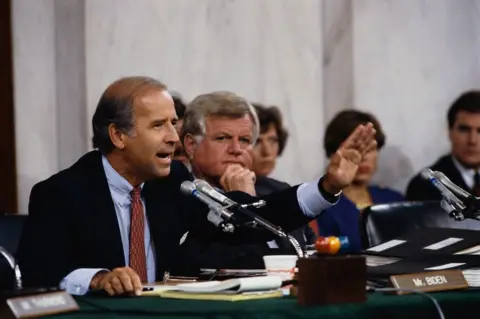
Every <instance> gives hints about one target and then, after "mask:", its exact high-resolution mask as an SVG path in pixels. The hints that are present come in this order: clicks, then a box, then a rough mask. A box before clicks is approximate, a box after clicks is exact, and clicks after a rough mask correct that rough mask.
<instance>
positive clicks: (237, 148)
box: [228, 139, 242, 155]
mask: <svg viewBox="0 0 480 319" xmlns="http://www.w3.org/2000/svg"><path fill="white" fill-rule="evenodd" d="M228 150H229V152H230V153H231V154H235V155H240V154H242V147H241V145H240V143H239V141H238V140H236V139H232V140H231V141H230V144H229V146H228Z"/></svg>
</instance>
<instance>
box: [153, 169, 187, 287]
mask: <svg viewBox="0 0 480 319" xmlns="http://www.w3.org/2000/svg"><path fill="white" fill-rule="evenodd" d="M169 185H170V183H169V182H168V178H165V179H162V180H157V181H154V182H147V183H146V184H145V186H144V190H143V195H144V198H145V207H146V211H147V218H148V224H149V227H150V234H151V236H152V239H153V243H154V247H155V259H156V268H157V280H162V277H163V272H164V271H165V270H168V271H171V268H172V263H173V262H174V261H175V259H176V253H177V251H178V247H179V237H180V236H181V234H180V232H181V230H180V228H183V227H184V226H185V225H184V224H183V223H182V221H181V220H180V212H177V211H176V210H178V208H176V207H175V203H176V202H177V201H176V200H175V194H174V193H173V192H172V187H169Z"/></svg>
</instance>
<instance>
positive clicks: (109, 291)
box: [103, 282, 115, 296]
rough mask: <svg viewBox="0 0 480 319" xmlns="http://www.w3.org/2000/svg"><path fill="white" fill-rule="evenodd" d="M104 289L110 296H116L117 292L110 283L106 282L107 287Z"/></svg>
mask: <svg viewBox="0 0 480 319" xmlns="http://www.w3.org/2000/svg"><path fill="white" fill-rule="evenodd" d="M103 289H104V290H105V291H106V292H107V293H108V294H109V295H110V296H114V295H115V290H114V289H113V287H112V284H111V283H110V282H106V283H105V285H104V286H103Z"/></svg>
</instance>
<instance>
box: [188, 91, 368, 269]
mask: <svg viewBox="0 0 480 319" xmlns="http://www.w3.org/2000/svg"><path fill="white" fill-rule="evenodd" d="M373 134H374V130H373V129H372V127H371V126H370V125H368V126H360V127H359V128H358V129H357V130H356V131H355V132H354V133H353V134H352V136H351V137H350V138H349V139H348V140H347V142H346V143H345V144H344V146H343V148H342V149H341V150H339V152H337V154H336V155H335V156H334V157H333V158H332V160H331V162H330V165H329V168H328V171H327V174H326V175H325V176H324V177H322V178H320V179H319V181H318V182H317V183H307V184H302V185H300V186H299V187H298V188H297V196H298V200H299V203H300V205H302V204H305V205H304V208H305V209H304V211H305V213H306V214H307V215H309V216H310V217H313V216H317V215H318V214H320V213H321V211H322V210H323V209H324V208H325V203H328V202H329V203H331V204H334V203H336V201H337V199H338V196H339V192H340V191H341V190H342V189H343V187H345V186H346V185H348V184H349V183H350V182H351V176H350V173H352V172H355V171H356V169H357V166H358V163H359V161H360V160H361V158H362V157H363V155H364V154H365V152H366V151H367V149H369V148H370V147H371V146H372V143H374V142H373V141H372V139H371V137H372V136H373ZM258 135H259V121H258V118H257V114H256V112H255V110H254V108H253V107H252V105H251V104H250V103H248V102H247V101H246V100H245V99H244V98H242V97H240V96H238V95H236V94H234V93H231V92H213V93H209V94H203V95H200V96H198V97H197V98H195V99H194V100H193V101H192V102H191V103H190V104H189V105H188V107H187V111H186V113H185V118H184V124H183V128H182V131H181V136H180V138H181V140H182V141H183V144H184V148H185V151H186V153H187V156H188V158H189V160H190V162H191V167H192V173H193V175H194V176H195V177H196V178H200V179H204V180H206V181H207V182H208V183H209V184H211V185H212V186H214V187H216V188H218V189H220V190H222V191H225V192H228V191H235V190H240V191H243V192H246V193H248V194H250V195H252V196H256V195H257V194H256V190H255V174H254V173H253V171H252V170H251V169H252V166H253V163H252V161H253V147H254V145H255V141H256V139H257V137H258ZM313 193H316V194H318V196H312V194H313ZM312 198H315V200H312ZM287 213H288V211H278V214H282V215H283V214H287ZM300 234H302V232H300ZM295 237H296V239H297V241H299V243H300V244H301V245H305V239H304V236H301V235H300V236H295ZM280 253H291V251H286V250H281V249H278V245H277V243H276V242H275V241H272V242H268V243H264V244H255V245H250V244H248V245H245V244H242V243H238V245H234V244H231V243H230V244H226V243H220V242H217V243H213V244H211V245H210V247H209V248H208V249H207V251H206V252H205V253H204V254H203V255H202V257H201V265H202V266H203V267H205V268H258V267H262V266H263V262H262V257H263V256H264V255H266V254H280Z"/></svg>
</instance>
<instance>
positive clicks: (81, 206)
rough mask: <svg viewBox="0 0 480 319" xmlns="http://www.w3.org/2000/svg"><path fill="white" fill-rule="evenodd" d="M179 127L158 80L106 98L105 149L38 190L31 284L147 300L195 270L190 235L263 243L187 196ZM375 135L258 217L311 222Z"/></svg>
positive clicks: (24, 257)
mask: <svg viewBox="0 0 480 319" xmlns="http://www.w3.org/2000/svg"><path fill="white" fill-rule="evenodd" d="M176 121H177V115H176V113H175V108H174V103H173V100H172V97H171V96H170V94H169V93H168V91H167V88H166V86H165V85H164V84H162V83H161V82H159V81H157V80H155V79H152V78H149V77H126V78H122V79H119V80H117V81H116V82H114V83H112V84H111V85H110V86H109V87H108V88H107V89H106V90H105V92H104V93H103V95H102V96H101V98H100V100H99V102H98V105H97V108H96V111H95V114H94V116H93V119H92V128H93V145H94V147H95V148H96V149H98V150H95V151H92V152H89V153H87V154H85V155H84V156H83V157H81V158H80V159H79V160H78V161H77V162H76V163H75V164H73V165H72V166H71V167H70V168H68V169H66V170H63V171H61V172H59V173H57V174H55V175H53V176H51V177H50V178H48V179H47V180H45V181H42V182H40V183H38V184H36V185H35V186H34V187H33V189H32V191H31V194H30V203H29V215H30V216H29V219H28V222H27V223H26V225H25V228H24V231H23V234H22V238H21V240H20V243H19V248H18V255H17V258H18V261H19V264H20V268H21V269H22V272H23V278H24V283H25V286H33V287H35V286H58V285H60V287H62V288H65V289H66V290H67V291H68V292H70V293H72V294H83V293H85V292H87V291H89V290H105V291H106V292H108V293H109V294H110V295H116V294H117V295H118V294H124V293H135V294H140V293H141V289H142V283H146V282H155V281H161V280H162V278H163V274H164V273H165V272H166V271H168V272H171V273H174V274H190V273H192V272H195V271H197V272H198V268H197V269H195V268H196V265H195V263H194V262H191V258H190V257H189V255H188V252H189V250H188V249H187V248H188V247H184V246H185V245H183V244H184V243H185V238H186V236H188V237H190V236H192V237H193V238H196V239H198V241H200V242H205V243H206V244H207V243H208V241H209V240H210V239H211V238H213V237H215V238H216V240H218V238H221V240H224V241H225V242H229V241H240V240H241V241H245V242H252V241H265V240H266V238H267V237H268V236H265V234H262V232H259V231H258V230H256V231H255V230H251V231H249V230H248V229H240V230H239V231H238V232H237V231H236V232H235V233H233V234H226V233H221V232H220V231H219V230H218V229H217V228H215V226H214V225H213V224H211V223H209V222H208V220H207V218H206V215H207V212H208V209H207V207H206V206H205V205H203V204H201V203H200V202H197V201H196V200H194V199H190V198H186V197H185V196H183V195H182V194H181V192H180V185H181V183H182V182H183V181H185V180H191V179H192V176H191V175H190V173H189V172H188V170H187V169H186V168H185V166H184V165H183V164H180V163H178V162H175V161H172V156H173V153H174V150H175V143H177V141H178V139H179V138H178V135H177V132H176V130H175V124H176ZM374 134H375V131H374V129H373V128H372V127H371V126H370V125H367V126H361V127H359V128H358V129H357V130H356V131H355V132H354V133H353V134H352V136H351V137H350V138H349V139H348V140H347V142H346V143H345V144H344V146H343V147H342V148H341V149H340V150H339V151H338V152H337V155H336V156H334V157H333V158H332V160H331V162H330V165H329V168H328V172H327V174H326V175H325V177H323V178H321V179H320V180H319V181H315V182H313V183H307V184H303V185H301V186H299V187H298V186H297V187H292V188H289V189H287V190H285V191H282V192H280V193H276V194H271V195H269V196H268V197H265V198H263V199H265V200H266V201H267V202H268V205H266V206H264V207H262V208H259V209H256V210H255V212H256V213H257V214H259V215H260V216H262V217H263V218H265V219H267V220H269V221H270V222H272V223H274V224H277V225H279V226H281V227H282V228H284V229H285V231H290V230H292V229H295V228H298V227H299V226H301V225H303V224H306V223H307V222H308V221H309V220H311V219H312V218H314V217H315V215H316V214H318V213H320V212H321V211H322V210H323V209H326V208H328V207H330V206H331V205H333V203H335V201H336V195H338V193H339V192H340V191H341V190H342V189H343V188H344V187H345V186H346V185H348V184H349V183H350V182H351V181H352V179H353V177H354V176H355V172H356V170H357V166H358V163H359V162H360V161H361V158H362V156H363V155H364V154H365V153H366V152H367V151H368V150H369V149H370V148H371V147H374V146H375V141H374V139H373V136H374ZM237 178H238V177H237V175H232V176H230V175H227V176H225V178H224V180H223V183H225V185H230V186H231V187H230V188H229V190H230V191H235V190H237V189H236V188H235V185H236V184H237V181H238V180H237ZM233 195H235V193H232V194H228V193H227V196H233ZM245 196H248V195H246V194H244V196H241V197H242V198H243V197H245ZM281 210H285V211H287V212H288V214H278V211H281ZM312 212H314V214H313V216H312ZM267 235H268V234H267Z"/></svg>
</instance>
